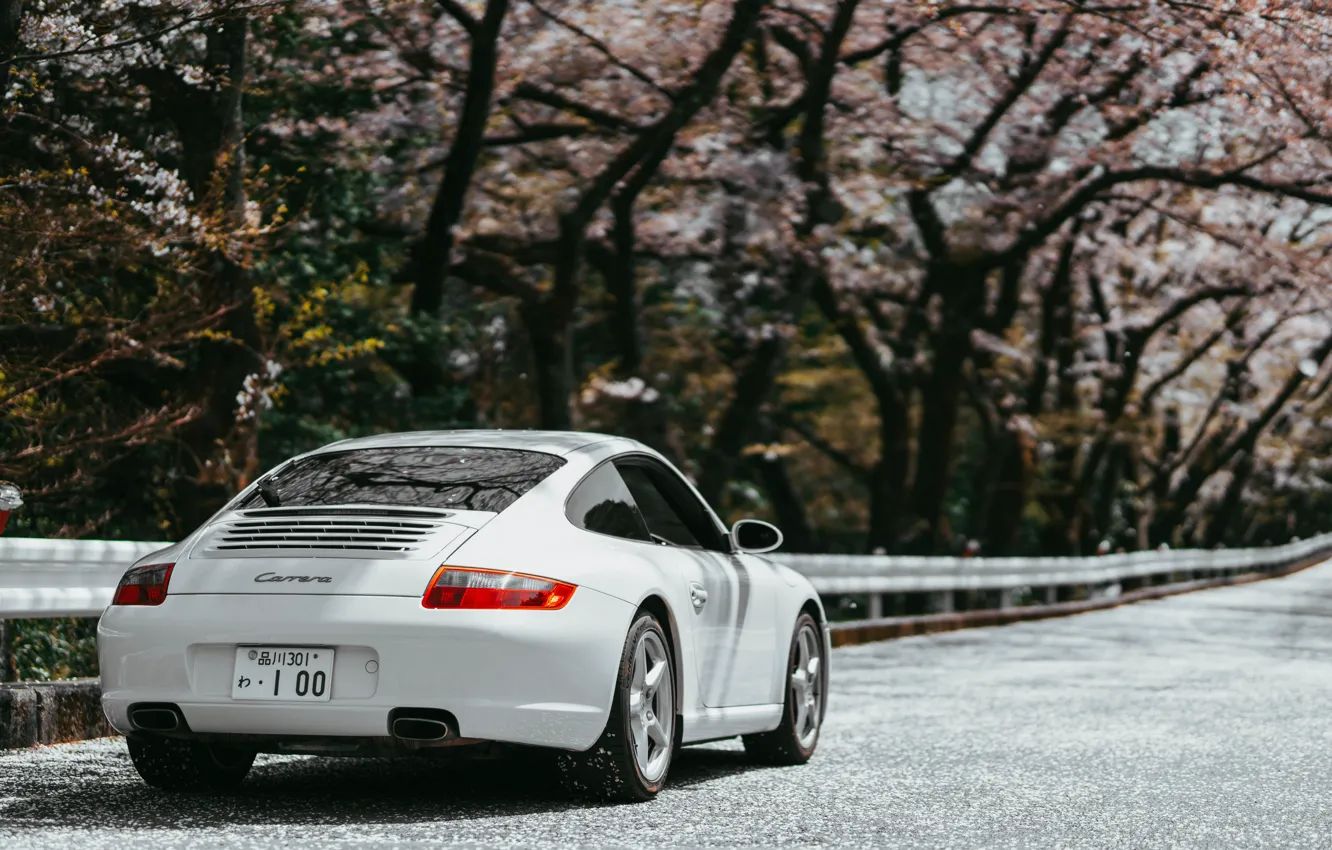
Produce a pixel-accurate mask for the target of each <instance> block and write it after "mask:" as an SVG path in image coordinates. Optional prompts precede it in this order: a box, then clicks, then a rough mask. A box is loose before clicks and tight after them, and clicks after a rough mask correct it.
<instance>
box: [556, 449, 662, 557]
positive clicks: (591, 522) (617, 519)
mask: <svg viewBox="0 0 1332 850" xmlns="http://www.w3.org/2000/svg"><path fill="white" fill-rule="evenodd" d="M564 513H565V515H566V516H568V517H569V521H570V522H572V523H573V524H574V525H576V526H578V527H579V528H585V529H587V530H588V531H595V532H597V533H598V534H609V535H610V536H612V537H624V538H627V539H629V540H641V541H643V542H645V543H651V542H652V535H650V534H648V529H647V525H646V524H645V523H644V522H643V515H642V514H641V513H639V510H638V505H636V504H635V503H634V497H633V496H632V495H630V493H629V488H628V487H626V486H625V483H624V479H622V478H621V477H620V473H619V472H617V471H616V469H615V466H614V465H613V464H609V463H603V464H602V465H601V466H599V467H597V468H596V469H595V470H593V471H592V474H591V475H589V476H587V477H586V478H584V479H583V480H582V482H581V483H579V485H578V486H577V487H575V488H574V491H573V493H572V494H570V496H569V501H568V502H567V503H566V504H565V507H564Z"/></svg>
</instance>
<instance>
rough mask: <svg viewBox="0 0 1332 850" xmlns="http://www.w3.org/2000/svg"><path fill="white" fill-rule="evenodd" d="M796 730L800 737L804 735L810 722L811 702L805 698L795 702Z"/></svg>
mask: <svg viewBox="0 0 1332 850" xmlns="http://www.w3.org/2000/svg"><path fill="white" fill-rule="evenodd" d="M795 709H796V716H795V731H796V735H797V736H798V737H804V735H805V726H806V724H807V723H808V722H809V704H808V703H807V702H805V700H803V699H798V700H796V704H795Z"/></svg>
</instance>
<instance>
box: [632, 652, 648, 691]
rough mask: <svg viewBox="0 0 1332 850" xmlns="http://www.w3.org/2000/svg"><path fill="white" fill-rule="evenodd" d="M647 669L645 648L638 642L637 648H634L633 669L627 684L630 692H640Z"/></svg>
mask: <svg viewBox="0 0 1332 850" xmlns="http://www.w3.org/2000/svg"><path fill="white" fill-rule="evenodd" d="M647 668H648V663H647V647H646V646H645V645H644V644H643V643H642V642H640V643H639V644H638V646H636V647H634V669H633V673H632V674H631V678H630V683H629V689H630V690H631V691H639V692H640V693H641V692H642V690H643V681H644V678H645V677H646V676H647Z"/></svg>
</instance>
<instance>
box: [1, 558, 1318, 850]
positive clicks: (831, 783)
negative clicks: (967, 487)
mask: <svg viewBox="0 0 1332 850" xmlns="http://www.w3.org/2000/svg"><path fill="white" fill-rule="evenodd" d="M832 674H833V693H832V703H831V709H830V712H829V715H828V721H827V725H826V727H825V731H824V737H823V741H822V742H821V744H820V748H819V752H818V753H817V754H816V756H815V758H814V760H813V761H812V762H811V763H810V764H809V765H807V766H805V767H802V768H762V769H759V768H752V767H749V766H748V765H746V764H745V761H744V757H743V752H742V751H741V750H740V749H739V746H738V742H736V743H735V744H717V745H710V746H708V747H704V748H691V749H688V750H685V751H684V753H683V755H682V756H681V759H680V761H679V762H678V763H677V765H676V767H675V768H674V769H673V770H672V775H671V783H670V785H669V786H668V788H667V790H666V792H664V793H663V794H662V795H661V796H660V797H659V798H658V799H657V800H656V801H655V802H653V803H649V804H644V805H636V806H593V805H586V804H579V803H575V802H571V801H569V800H566V799H563V798H561V797H560V796H558V795H557V794H555V793H553V792H551V791H549V790H547V788H546V787H545V786H544V785H542V784H541V783H539V782H535V781H533V780H532V779H531V778H530V777H529V776H526V775H524V774H523V773H522V771H521V770H520V769H519V768H518V767H517V766H515V765H513V764H505V763H500V764H496V765H478V766H474V767H469V768H457V767H448V766H442V765H429V764H420V763H403V762H397V763H392V762H369V761H352V760H320V759H305V758H294V757H281V758H278V757H263V756H261V757H260V762H259V763H258V764H257V765H256V768H255V770H254V772H253V773H252V774H251V776H250V779H249V781H248V782H247V783H246V786H245V788H244V790H243V792H242V793H240V794H238V795H233V796H214V797H209V796H204V797H173V796H166V795H163V794H160V793H157V792H154V791H152V790H150V789H148V788H147V787H145V786H144V785H142V784H141V783H140V781H139V779H138V777H137V776H136V775H135V773H134V770H133V768H132V767H131V766H130V764H129V760H128V757H127V756H126V754H125V750H124V743H123V742H122V741H119V740H117V739H106V740H102V741H94V742H87V743H83V744H74V745H66V746H59V747H50V748H44V749H38V750H30V751H22V752H11V753H5V754H0V847H3V848H5V850H18V848H29V847H30V848H60V850H68V848H71V847H76V848H83V847H90V848H97V847H114V848H138V847H189V848H194V847H222V846H226V847H245V848H256V850H258V849H259V848H279V847H304V846H319V847H338V848H352V847H394V846H412V847H415V846H424V845H441V844H447V845H463V846H477V847H481V846H485V847H495V846H515V845H516V846H542V847H546V846H548V847H561V848H565V847H574V846H586V847H612V846H614V847H665V846H680V847H685V846H747V845H782V846H788V845H797V846H811V845H824V846H844V847H872V846H873V847H911V848H915V847H922V848H924V847H929V848H1028V847H1031V848H1084V847H1087V848H1090V847H1095V848H1139V847H1141V848H1158V847H1159V848H1166V847H1169V848H1225V847H1233V848H1245V849H1246V850H1247V848H1263V847H1281V848H1303V847H1308V848H1322V849H1323V850H1326V848H1332V565H1325V566H1321V567H1317V568H1314V569H1312V570H1308V571H1305V572H1303V573H1300V574H1297V575H1295V576H1292V577H1290V578H1286V579H1279V580H1275V581H1268V582H1260V583H1258V584H1253V585H1246V586H1243V587H1235V588H1227V589H1221V590H1211V591H1204V592H1201V593H1195V594H1190V595H1186V596H1180V597H1174V598H1171V599H1166V600H1160V601H1156V602H1147V603H1142V604H1138V605H1132V606H1126V607H1124V608H1119V609H1115V610H1110V611H1103V612H1098V613H1093V614H1086V615H1083V616H1080V617H1076V618H1071V619H1065V620H1053V621H1046V622H1041V623H1029V624H1020V625H1013V626H1005V627H1001V628H993V629H980V630H973V631H967V632H956V633H952V634H948V635H940V636H936V637H924V638H912V639H908V640H899V641H892V642H887V643H881V644H876V645H871V646H862V647H852V648H847V649H841V650H837V651H836V652H835V653H834V656H833V667H832Z"/></svg>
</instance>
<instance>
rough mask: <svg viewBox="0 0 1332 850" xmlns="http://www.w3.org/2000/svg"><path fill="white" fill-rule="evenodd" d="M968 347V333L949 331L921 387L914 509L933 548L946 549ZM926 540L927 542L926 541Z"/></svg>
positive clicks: (941, 341)
mask: <svg viewBox="0 0 1332 850" xmlns="http://www.w3.org/2000/svg"><path fill="white" fill-rule="evenodd" d="M967 351H968V346H967V343H966V334H965V332H959V329H956V328H955V329H954V331H953V332H951V333H948V334H946V335H945V336H944V337H943V338H942V339H941V340H940V341H939V345H938V348H937V349H936V351H935V358H936V359H935V366H934V371H933V373H932V374H931V375H930V379H929V381H928V383H926V384H924V385H923V386H922V387H921V392H920V397H921V421H920V433H919V436H918V439H917V444H918V445H919V449H918V453H917V456H916V480H915V483H914V486H913V496H912V505H911V507H912V510H913V512H914V513H915V515H916V516H918V517H919V518H920V519H921V520H922V521H923V523H924V525H925V530H926V531H927V532H928V534H929V538H930V539H929V544H928V545H929V547H930V548H932V549H934V550H936V551H944V550H947V549H949V548H950V547H951V545H952V541H951V540H945V539H943V534H944V523H943V514H944V499H945V497H946V496H947V494H948V485H949V479H950V477H951V474H952V469H953V450H954V448H955V446H954V443H955V432H956V429H957V413H958V407H959V405H960V404H961V398H962V366H963V364H964V363H965V361H966V356H967ZM922 542H923V541H922Z"/></svg>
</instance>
